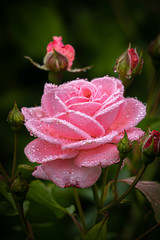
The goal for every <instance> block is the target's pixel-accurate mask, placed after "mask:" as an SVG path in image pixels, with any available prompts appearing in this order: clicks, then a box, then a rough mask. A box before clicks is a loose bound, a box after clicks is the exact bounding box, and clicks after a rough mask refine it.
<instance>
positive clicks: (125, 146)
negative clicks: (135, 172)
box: [117, 131, 132, 159]
mask: <svg viewBox="0 0 160 240" xmlns="http://www.w3.org/2000/svg"><path fill="white" fill-rule="evenodd" d="M117 149H118V151H119V155H120V158H121V159H124V158H125V157H127V155H128V153H129V152H131V150H132V143H131V141H130V140H129V139H128V136H127V133H126V131H124V137H123V138H122V139H121V140H120V141H119V143H118V144H117Z"/></svg>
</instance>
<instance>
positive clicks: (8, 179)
mask: <svg viewBox="0 0 160 240" xmlns="http://www.w3.org/2000/svg"><path fill="white" fill-rule="evenodd" d="M0 172H1V173H2V176H3V177H4V179H5V180H6V181H7V182H8V183H11V179H10V178H9V177H8V175H7V173H6V171H5V170H4V168H3V166H2V164H1V163H0Z"/></svg>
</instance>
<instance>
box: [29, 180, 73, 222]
mask: <svg viewBox="0 0 160 240" xmlns="http://www.w3.org/2000/svg"><path fill="white" fill-rule="evenodd" d="M53 187H54V184H49V185H45V184H44V183H43V182H41V181H40V180H35V181H32V182H31V183H30V185H29V191H28V193H27V199H29V200H33V201H35V202H37V203H39V204H42V205H44V206H46V207H48V208H50V209H51V210H52V211H53V213H54V214H55V215H56V216H57V217H58V218H62V217H63V216H64V215H65V214H66V213H67V214H72V213H73V212H74V207H73V206H72V205H71V206H69V207H68V208H64V207H62V206H61V205H59V204H58V203H57V202H56V200H55V199H54V196H53V194H52V192H53V191H52V188H53Z"/></svg>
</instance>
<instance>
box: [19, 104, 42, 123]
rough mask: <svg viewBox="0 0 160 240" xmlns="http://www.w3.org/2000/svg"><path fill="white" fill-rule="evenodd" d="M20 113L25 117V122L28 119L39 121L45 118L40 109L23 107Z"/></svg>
mask: <svg viewBox="0 0 160 240" xmlns="http://www.w3.org/2000/svg"><path fill="white" fill-rule="evenodd" d="M21 112H22V114H23V115H24V117H25V121H27V120H28V119H29V120H30V119H40V118H43V117H46V114H45V113H44V111H43V109H42V108H41V107H31V108H27V107H23V108H22V109H21Z"/></svg>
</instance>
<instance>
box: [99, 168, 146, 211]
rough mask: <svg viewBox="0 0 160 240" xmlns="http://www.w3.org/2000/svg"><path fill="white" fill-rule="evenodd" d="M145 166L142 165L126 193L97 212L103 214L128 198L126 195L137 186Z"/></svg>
mask: <svg viewBox="0 0 160 240" xmlns="http://www.w3.org/2000/svg"><path fill="white" fill-rule="evenodd" d="M146 168H147V165H144V164H143V165H142V167H141V169H140V170H139V173H138V175H137V176H136V177H135V179H134V181H133V182H132V184H131V185H130V186H129V188H128V189H127V191H126V192H125V193H124V194H123V195H122V196H121V197H119V198H118V199H117V200H115V201H113V202H112V203H110V204H109V205H107V206H106V207H104V208H102V209H100V211H99V212H101V213H102V212H104V211H107V210H108V209H110V208H111V207H113V206H115V205H116V204H118V203H120V202H121V201H122V200H123V199H124V198H126V197H127V196H128V194H129V193H130V192H131V191H132V190H133V188H134V187H135V185H136V184H137V182H138V181H139V180H140V179H141V177H142V175H143V173H144V171H145V170H146Z"/></svg>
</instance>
